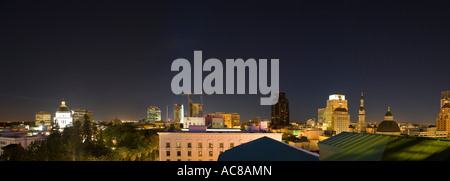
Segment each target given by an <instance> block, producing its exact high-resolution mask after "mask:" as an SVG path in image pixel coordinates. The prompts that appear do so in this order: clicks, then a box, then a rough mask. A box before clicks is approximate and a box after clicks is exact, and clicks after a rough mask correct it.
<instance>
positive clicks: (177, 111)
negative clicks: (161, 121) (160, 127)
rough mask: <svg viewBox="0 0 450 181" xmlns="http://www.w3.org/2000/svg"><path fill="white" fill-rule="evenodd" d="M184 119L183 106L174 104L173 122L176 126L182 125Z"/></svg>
mask: <svg viewBox="0 0 450 181" xmlns="http://www.w3.org/2000/svg"><path fill="white" fill-rule="evenodd" d="M183 119H184V108H183V104H174V105H173V120H174V122H175V123H176V124H180V123H182V120H183Z"/></svg>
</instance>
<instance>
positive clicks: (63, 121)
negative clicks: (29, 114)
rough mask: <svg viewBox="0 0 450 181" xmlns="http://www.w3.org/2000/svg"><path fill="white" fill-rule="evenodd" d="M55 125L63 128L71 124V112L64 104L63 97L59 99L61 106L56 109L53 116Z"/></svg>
mask: <svg viewBox="0 0 450 181" xmlns="http://www.w3.org/2000/svg"><path fill="white" fill-rule="evenodd" d="M53 121H54V124H55V126H57V127H59V128H60V129H64V128H65V127H67V126H70V125H72V121H73V118H72V113H71V112H70V109H69V107H67V106H66V101H64V99H63V100H62V101H61V106H59V108H58V109H57V110H56V113H55V117H54V118H53Z"/></svg>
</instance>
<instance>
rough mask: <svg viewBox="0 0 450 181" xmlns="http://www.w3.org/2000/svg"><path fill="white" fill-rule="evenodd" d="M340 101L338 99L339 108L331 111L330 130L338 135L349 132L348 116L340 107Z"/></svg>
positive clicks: (344, 109)
mask: <svg viewBox="0 0 450 181" xmlns="http://www.w3.org/2000/svg"><path fill="white" fill-rule="evenodd" d="M342 102H343V101H342V99H341V98H340V97H339V106H338V107H337V108H336V109H334V110H333V112H332V114H331V129H332V130H333V131H335V132H336V134H339V133H341V132H349V131H350V130H349V126H350V114H348V111H347V109H346V108H344V107H343V106H342V105H343V104H342Z"/></svg>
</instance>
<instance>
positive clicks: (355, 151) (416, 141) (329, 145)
mask: <svg viewBox="0 0 450 181" xmlns="http://www.w3.org/2000/svg"><path fill="white" fill-rule="evenodd" d="M319 149H320V150H323V149H327V150H332V151H334V152H336V153H334V154H332V155H330V156H328V157H326V158H324V159H321V161H421V160H424V161H429V160H447V161H448V160H450V139H435V138H424V137H409V136H395V135H381V134H366V133H350V132H343V133H341V134H338V135H336V136H333V137H331V138H328V139H326V140H323V141H321V142H319Z"/></svg>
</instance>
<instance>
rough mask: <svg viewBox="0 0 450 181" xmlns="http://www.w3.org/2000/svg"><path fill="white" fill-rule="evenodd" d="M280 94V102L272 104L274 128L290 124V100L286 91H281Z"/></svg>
mask: <svg viewBox="0 0 450 181" xmlns="http://www.w3.org/2000/svg"><path fill="white" fill-rule="evenodd" d="M278 96H279V97H278V102H277V103H276V104H275V105H272V125H271V127H272V128H280V127H284V126H288V125H289V101H288V99H287V98H286V94H285V93H284V92H280V93H279V95H278Z"/></svg>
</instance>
